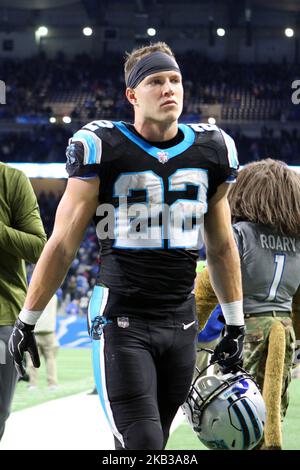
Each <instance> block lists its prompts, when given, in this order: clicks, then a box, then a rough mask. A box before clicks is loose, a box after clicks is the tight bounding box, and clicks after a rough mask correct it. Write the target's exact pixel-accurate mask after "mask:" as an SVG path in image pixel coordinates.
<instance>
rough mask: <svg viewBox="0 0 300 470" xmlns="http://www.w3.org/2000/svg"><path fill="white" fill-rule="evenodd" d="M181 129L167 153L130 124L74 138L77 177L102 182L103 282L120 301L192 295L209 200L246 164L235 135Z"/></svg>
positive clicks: (72, 173)
mask: <svg viewBox="0 0 300 470" xmlns="http://www.w3.org/2000/svg"><path fill="white" fill-rule="evenodd" d="M179 129H180V132H181V133H182V140H181V142H180V143H178V144H177V145H174V146H172V147H170V148H164V149H162V148H158V147H156V146H155V144H152V143H149V142H148V141H146V140H144V139H143V138H141V137H140V136H139V135H137V134H136V133H134V132H133V131H132V130H131V129H130V127H129V125H126V124H125V123H124V122H111V121H94V122H92V123H89V124H87V125H86V126H84V127H83V128H82V129H81V130H79V131H78V132H76V133H75V134H74V135H73V137H72V138H71V139H70V142H69V146H68V148H67V152H66V154H67V166H66V168H67V172H68V174H69V177H77V178H91V177H95V176H96V175H97V176H98V177H99V180H100V188H99V207H98V209H97V212H96V214H95V219H94V221H95V224H96V231H97V236H98V239H99V242H100V247H101V248H100V272H99V277H98V282H99V283H102V284H104V285H106V286H107V287H109V288H110V289H111V290H112V291H115V292H117V293H119V294H120V295H132V294H134V295H136V296H140V297H142V298H164V299H169V300H178V299H182V298H184V297H185V296H187V295H188V294H189V293H190V292H191V290H192V288H193V282H194V277H195V268H196V261H197V256H198V250H199V248H200V247H201V245H202V244H203V221H204V215H205V213H206V212H207V207H208V201H209V199H210V198H211V197H212V196H213V195H214V194H215V192H216V191H217V188H218V186H219V185H221V184H222V183H224V182H229V183H230V182H234V180H235V176H236V171H237V168H238V160H237V153H236V148H235V145H234V141H233V139H232V138H231V137H230V136H229V135H227V134H226V133H225V132H224V131H222V130H221V129H219V128H218V127H217V126H214V125H209V124H191V125H184V124H179Z"/></svg>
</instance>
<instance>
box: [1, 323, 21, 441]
mask: <svg viewBox="0 0 300 470" xmlns="http://www.w3.org/2000/svg"><path fill="white" fill-rule="evenodd" d="M12 330H13V326H0V440H1V439H2V436H3V434H4V429H5V422H6V420H7V418H8V417H9V414H10V407H11V402H12V399H13V396H14V391H15V387H16V383H17V379H18V374H17V371H16V369H15V366H14V362H13V359H12V357H11V355H10V354H9V352H8V347H7V343H8V340H9V337H10V335H11V332H12Z"/></svg>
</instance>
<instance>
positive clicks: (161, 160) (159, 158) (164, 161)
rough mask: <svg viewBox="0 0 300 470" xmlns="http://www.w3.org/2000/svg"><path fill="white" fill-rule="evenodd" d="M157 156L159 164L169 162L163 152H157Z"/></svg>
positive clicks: (165, 153)
mask: <svg viewBox="0 0 300 470" xmlns="http://www.w3.org/2000/svg"><path fill="white" fill-rule="evenodd" d="M157 156H158V160H159V161H160V163H167V161H168V160H169V158H168V157H169V154H168V152H164V151H163V150H162V151H161V152H157Z"/></svg>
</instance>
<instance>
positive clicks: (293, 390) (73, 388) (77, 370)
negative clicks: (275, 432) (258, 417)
mask: <svg viewBox="0 0 300 470" xmlns="http://www.w3.org/2000/svg"><path fill="white" fill-rule="evenodd" d="M57 367H58V380H59V387H58V389H57V390H56V391H54V392H53V391H49V390H48V388H47V383H46V377H45V368H44V365H43V364H42V366H41V369H40V374H39V387H38V388H37V389H36V390H32V391H29V390H28V384H27V383H26V382H23V381H20V382H19V383H18V385H17V389H16V393H15V397H14V400H13V405H12V411H18V410H22V409H24V408H29V407H31V406H35V405H38V404H40V403H44V402H46V401H49V400H53V399H57V398H63V397H67V396H69V395H73V394H76V393H80V392H83V391H89V390H92V389H93V388H94V381H93V372H92V365H91V351H90V350H88V349H60V350H59V353H58V356H57ZM283 448H284V449H285V450H300V379H294V380H292V383H291V385H290V406H289V408H288V412H287V416H286V418H285V421H284V424H283ZM167 449H169V450H196V449H203V450H204V449H205V447H204V446H202V444H201V443H200V442H199V440H198V439H197V437H196V435H195V433H194V432H193V431H192V430H191V428H190V427H189V425H188V424H187V423H186V422H184V423H183V424H181V425H180V426H179V427H178V428H177V429H176V430H175V431H174V433H173V434H172V436H171V437H170V439H169V442H168V446H167Z"/></svg>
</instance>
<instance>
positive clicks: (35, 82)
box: [0, 52, 300, 123]
mask: <svg viewBox="0 0 300 470" xmlns="http://www.w3.org/2000/svg"><path fill="white" fill-rule="evenodd" d="M177 59H178V62H179V64H180V65H181V66H182V70H183V73H184V76H183V78H184V84H185V105H184V110H183V119H184V117H185V116H186V117H187V118H189V119H191V118H193V116H195V117H196V116H197V118H199V114H201V105H202V104H203V103H206V104H215V103H219V104H223V105H231V106H237V107H239V106H241V105H243V104H246V106H247V105H249V103H250V104H251V103H253V100H255V105H256V107H258V106H259V104H260V102H262V104H263V105H264V106H265V103H266V100H267V101H268V102H270V101H272V100H280V101H281V102H282V103H283V104H284V105H285V106H287V109H286V119H292V120H293V119H299V118H300V116H299V115H295V110H296V107H295V106H292V105H291V92H292V89H291V84H292V82H293V81H294V80H295V79H297V78H299V76H298V75H299V74H298V70H297V66H296V65H293V64H288V63H284V64H282V63H281V64H274V63H267V64H232V63H230V62H211V61H209V60H208V59H206V58H205V57H203V56H201V55H200V54H199V53H196V52H188V53H186V54H184V55H183V56H180V54H179V55H177ZM122 64H123V58H122V56H120V55H118V54H112V53H109V54H108V55H106V56H104V57H103V58H101V59H94V58H92V57H90V56H88V55H86V54H81V55H77V56H76V57H74V58H73V59H72V60H70V59H66V57H65V56H64V54H63V53H58V55H57V57H55V58H53V59H50V58H47V57H46V55H44V54H40V55H39V56H36V57H32V58H29V59H22V60H21V59H20V60H16V59H4V60H2V61H1V64H0V77H1V79H2V80H4V81H5V83H6V94H7V96H6V102H7V104H6V105H5V106H1V108H0V119H1V117H2V118H6V119H9V118H10V119H16V118H17V120H18V121H19V122H22V119H23V120H24V119H26V118H27V119H29V121H30V120H32V122H33V123H35V122H37V121H36V118H40V119H41V118H49V117H50V116H51V114H52V111H53V109H52V107H53V106H54V103H57V102H59V101H61V102H63V101H65V102H69V103H73V107H72V109H71V117H73V118H77V119H79V120H82V121H86V120H92V119H95V117H97V116H101V117H102V118H104V119H106V118H107V119H119V118H122V119H130V117H131V108H130V106H129V104H128V103H127V102H126V100H124V88H125V83H124V78H123V69H122ZM251 100H252V101H251ZM275 118H277V119H280V118H281V113H279V114H278V115H277V116H275ZM44 122H47V120H46V121H44Z"/></svg>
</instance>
